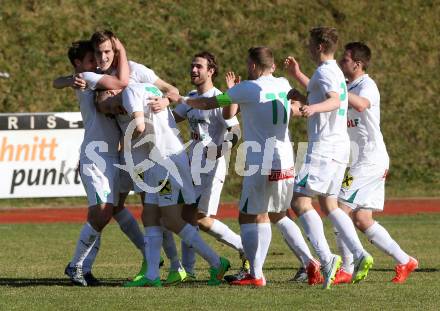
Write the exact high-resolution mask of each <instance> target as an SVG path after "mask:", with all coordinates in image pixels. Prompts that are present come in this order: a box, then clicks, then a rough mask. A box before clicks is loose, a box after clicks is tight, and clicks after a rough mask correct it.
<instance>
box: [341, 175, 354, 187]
mask: <svg viewBox="0 0 440 311" xmlns="http://www.w3.org/2000/svg"><path fill="white" fill-rule="evenodd" d="M353 179H354V178H353V176H352V175H350V173H349V171H347V172H346V173H345V176H344V180H343V181H342V188H344V189H349V188H350V186H351V184H352V183H353Z"/></svg>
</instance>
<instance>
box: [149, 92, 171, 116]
mask: <svg viewBox="0 0 440 311" xmlns="http://www.w3.org/2000/svg"><path fill="white" fill-rule="evenodd" d="M148 100H149V101H150V102H149V103H148V106H149V107H150V109H151V111H153V112H154V113H158V112H161V111H162V110H165V109H166V108H167V107H168V106H169V105H170V100H169V99H168V98H163V97H158V96H155V97H149V98H148Z"/></svg>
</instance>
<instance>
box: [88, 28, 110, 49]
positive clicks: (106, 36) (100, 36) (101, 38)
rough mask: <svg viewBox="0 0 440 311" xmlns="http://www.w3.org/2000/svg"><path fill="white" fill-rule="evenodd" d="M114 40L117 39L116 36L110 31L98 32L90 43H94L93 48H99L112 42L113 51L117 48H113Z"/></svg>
mask: <svg viewBox="0 0 440 311" xmlns="http://www.w3.org/2000/svg"><path fill="white" fill-rule="evenodd" d="M112 38H116V36H115V34H114V33H113V32H112V31H110V30H103V31H96V32H95V33H94V34H93V35H92V37H91V38H90V41H91V42H92V45H93V48H95V49H96V48H97V47H98V46H99V45H100V44H101V43H103V42H105V41H107V40H110V42H111V43H112V48H113V50H114V49H115V47H114V46H113V41H112V40H111V39H112Z"/></svg>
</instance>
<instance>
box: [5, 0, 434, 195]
mask: <svg viewBox="0 0 440 311" xmlns="http://www.w3.org/2000/svg"><path fill="white" fill-rule="evenodd" d="M438 16H440V6H439V5H438V3H437V2H436V1H432V0H405V1H397V0H390V1H348V0H334V1H329V0H316V1H297V0H295V1H291V0H270V1H258V0H253V1H245V0H238V1H226V0H220V1H214V2H213V1H205V2H200V1H192V0H184V1H178V2H176V1H173V0H160V1H146V0H138V1H123V0H115V1H103V0H98V1H93V2H90V1H86V0H78V1H67V0H42V1H35V0H22V1H13V0H3V1H2V3H1V10H0V29H1V30H2V32H1V34H0V46H1V47H2V49H1V50H0V71H7V72H9V73H10V74H11V78H10V79H8V80H5V79H1V80H0V112H27V111H30V112H37V111H77V110H78V105H77V103H76V99H75V96H74V94H73V92H72V91H71V90H65V91H57V90H54V89H52V87H51V82H52V80H53V78H54V77H56V76H58V75H62V74H66V73H70V72H71V70H72V69H71V67H70V65H69V63H68V60H67V57H66V49H67V47H68V46H69V45H70V43H71V42H72V41H75V40H78V39H86V38H89V37H90V34H91V33H92V32H93V31H95V30H97V29H103V28H110V29H112V30H114V31H115V33H116V34H117V35H118V36H119V37H120V38H121V39H122V41H123V42H124V43H125V45H126V47H127V51H128V55H129V58H130V59H132V60H135V61H138V62H140V63H143V64H145V65H147V66H150V67H151V68H153V69H154V70H155V71H156V72H157V73H158V75H159V76H160V77H162V78H163V79H165V80H167V81H169V82H172V83H173V84H174V85H176V86H177V87H178V88H179V89H180V90H181V92H182V93H185V92H187V91H189V90H190V89H191V88H192V86H191V85H190V84H189V79H188V64H189V62H190V59H191V57H192V55H194V54H195V53H196V52H198V51H200V50H205V49H206V50H209V51H212V52H213V53H214V54H216V55H217V57H218V59H219V64H220V69H221V72H222V73H221V75H220V77H219V78H218V80H217V85H218V86H219V88H221V89H225V83H224V81H223V78H222V75H223V74H224V73H225V72H226V71H229V70H231V69H233V70H235V71H236V72H238V73H239V74H240V75H242V76H243V77H245V76H246V68H245V58H246V51H247V49H248V48H249V47H251V46H254V45H267V46H270V47H272V48H273V50H274V53H275V56H276V62H277V65H278V67H279V68H280V67H281V65H282V61H283V59H284V57H286V56H287V55H294V56H296V57H297V58H298V60H299V61H300V63H301V65H302V68H303V71H304V72H305V73H307V74H308V75H311V74H312V72H313V70H314V65H313V64H312V62H311V61H310V60H309V57H308V55H307V49H306V42H307V36H308V30H309V29H310V28H312V27H314V26H317V25H331V26H334V27H337V28H338V30H339V33H340V38H341V43H345V42H348V41H354V40H362V41H365V42H366V43H368V44H369V45H370V46H371V48H372V51H373V60H372V64H371V66H370V68H369V73H370V75H371V76H372V77H373V78H374V79H375V80H376V81H377V83H378V86H379V89H380V91H381V99H382V117H381V118H382V130H383V134H384V137H385V141H386V143H387V147H388V151H389V153H390V156H391V170H390V175H389V177H390V178H389V182H388V187H389V189H390V194H392V195H393V196H408V195H416V196H432V195H435V193H436V192H437V193H438V191H439V189H440V171H439V170H438V169H435V168H436V167H437V168H438V167H439V166H440V163H439V159H440V155H439V150H440V146H439V142H440V140H438V139H435V138H436V137H439V136H440V131H439V122H438V121H439V114H438V108H437V104H438V102H439V100H438V94H439V93H440V83H438V81H439V80H440V71H439V70H438V68H439V58H438V51H439V50H440V42H439V40H435V34H436V31H437V30H438V29H440V19H439V18H438ZM341 45H342V44H341ZM340 50H341V49H340ZM339 55H340V51H339V52H338V54H337V56H338V57H339ZM276 74H277V75H283V72H282V71H281V70H278V71H277V72H276ZM292 85H294V86H298V85H296V84H295V83H293V84H292ZM291 128H292V138H293V140H294V141H295V143H298V142H300V141H306V127H305V122H304V120H294V121H292V122H291ZM237 184H239V178H238V177H237V176H236V175H232V178H231V180H230V182H228V183H227V184H226V185H225V188H226V193H228V194H230V195H231V196H232V197H238V195H239V192H240V190H239V187H237Z"/></svg>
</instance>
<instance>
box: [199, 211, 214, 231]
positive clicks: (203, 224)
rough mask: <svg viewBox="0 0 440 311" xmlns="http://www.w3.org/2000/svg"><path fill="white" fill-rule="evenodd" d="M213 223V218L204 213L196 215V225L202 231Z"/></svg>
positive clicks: (206, 229)
mask: <svg viewBox="0 0 440 311" xmlns="http://www.w3.org/2000/svg"><path fill="white" fill-rule="evenodd" d="M212 223H213V219H212V218H210V217H208V216H206V215H204V214H199V215H198V219H197V225H198V226H199V228H200V229H201V230H203V231H208V230H209V229H210V228H211V226H212Z"/></svg>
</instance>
